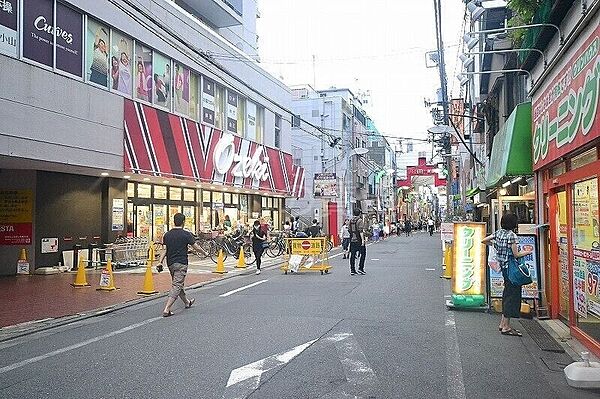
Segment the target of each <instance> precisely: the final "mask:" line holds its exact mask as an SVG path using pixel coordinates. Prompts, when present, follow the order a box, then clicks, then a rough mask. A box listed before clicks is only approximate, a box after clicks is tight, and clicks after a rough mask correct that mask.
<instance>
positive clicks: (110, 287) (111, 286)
mask: <svg viewBox="0 0 600 399" xmlns="http://www.w3.org/2000/svg"><path fill="white" fill-rule="evenodd" d="M106 271H107V273H108V275H109V276H110V277H109V283H108V285H107V286H102V285H101V286H100V287H98V288H96V290H97V291H114V290H118V288H117V287H115V278H114V275H113V271H112V260H110V259H109V260H108V262H106ZM100 280H102V275H101V277H100Z"/></svg>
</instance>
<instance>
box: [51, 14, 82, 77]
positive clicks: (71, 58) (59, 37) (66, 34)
mask: <svg viewBox="0 0 600 399" xmlns="http://www.w3.org/2000/svg"><path fill="white" fill-rule="evenodd" d="M56 25H57V26H58V27H60V29H58V28H57V29H56V68H57V69H60V70H61V71H63V72H67V73H70V74H71V75H75V76H78V77H81V76H82V65H81V62H82V48H83V38H82V37H81V32H82V30H83V15H82V14H80V13H79V12H77V11H75V10H74V9H72V8H70V7H67V6H65V5H64V4H62V3H56Z"/></svg>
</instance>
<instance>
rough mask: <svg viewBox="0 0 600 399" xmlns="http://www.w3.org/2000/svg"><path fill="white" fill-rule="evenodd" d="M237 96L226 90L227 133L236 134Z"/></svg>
mask: <svg viewBox="0 0 600 399" xmlns="http://www.w3.org/2000/svg"><path fill="white" fill-rule="evenodd" d="M237 121H238V95H237V94H236V93H235V92H232V91H231V90H227V131H228V132H231V133H237Z"/></svg>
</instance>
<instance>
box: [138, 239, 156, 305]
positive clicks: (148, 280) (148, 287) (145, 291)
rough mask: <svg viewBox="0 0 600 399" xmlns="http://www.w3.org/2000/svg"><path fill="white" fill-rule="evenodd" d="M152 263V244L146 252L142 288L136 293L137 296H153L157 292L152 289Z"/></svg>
mask: <svg viewBox="0 0 600 399" xmlns="http://www.w3.org/2000/svg"><path fill="white" fill-rule="evenodd" d="M152 262H154V243H153V242H151V243H150V248H149V250H148V261H147V262H146V273H145V274H144V286H143V287H142V290H141V291H138V295H154V294H158V291H156V290H155V289H154V279H153V277H152Z"/></svg>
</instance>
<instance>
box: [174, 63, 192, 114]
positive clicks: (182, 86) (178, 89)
mask: <svg viewBox="0 0 600 399" xmlns="http://www.w3.org/2000/svg"><path fill="white" fill-rule="evenodd" d="M173 97H174V101H175V112H179V113H180V114H183V115H188V114H189V110H190V70H189V69H187V68H186V67H184V66H183V65H181V64H179V63H177V62H176V63H175V75H174V77H173Z"/></svg>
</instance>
